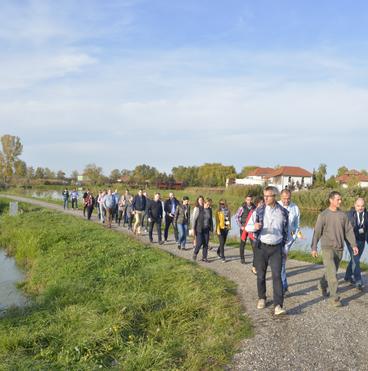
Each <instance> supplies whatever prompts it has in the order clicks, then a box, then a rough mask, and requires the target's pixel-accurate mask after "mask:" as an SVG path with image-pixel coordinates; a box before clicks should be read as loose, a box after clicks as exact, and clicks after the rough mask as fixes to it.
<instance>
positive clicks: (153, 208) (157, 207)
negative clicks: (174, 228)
mask: <svg viewBox="0 0 368 371" xmlns="http://www.w3.org/2000/svg"><path fill="white" fill-rule="evenodd" d="M147 214H148V222H149V232H148V234H149V240H150V242H151V243H152V242H153V235H152V233H153V226H154V225H155V224H156V229H157V236H158V243H159V244H160V245H162V244H163V241H162V237H161V221H162V214H163V210H162V202H161V199H160V194H159V193H156V194H155V197H154V199H153V200H151V201H150V203H149V206H148V209H147Z"/></svg>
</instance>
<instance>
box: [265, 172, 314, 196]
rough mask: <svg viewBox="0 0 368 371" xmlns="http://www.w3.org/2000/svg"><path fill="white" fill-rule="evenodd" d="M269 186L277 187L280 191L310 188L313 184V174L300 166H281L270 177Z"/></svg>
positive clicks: (268, 177)
mask: <svg viewBox="0 0 368 371" xmlns="http://www.w3.org/2000/svg"><path fill="white" fill-rule="evenodd" d="M267 179H268V185H272V186H275V187H276V188H277V189H278V190H279V191H281V190H283V189H285V188H289V189H296V190H299V189H303V188H308V187H310V186H311V185H312V184H313V174H312V173H311V172H310V171H308V170H305V169H303V168H301V167H299V166H281V167H279V168H277V169H275V170H274V171H273V172H271V173H270V174H269V175H268V176H267Z"/></svg>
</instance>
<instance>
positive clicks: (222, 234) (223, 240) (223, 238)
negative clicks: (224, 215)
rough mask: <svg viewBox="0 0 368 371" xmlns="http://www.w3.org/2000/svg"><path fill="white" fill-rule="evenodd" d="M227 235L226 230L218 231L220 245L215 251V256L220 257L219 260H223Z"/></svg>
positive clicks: (227, 231)
mask: <svg viewBox="0 0 368 371" xmlns="http://www.w3.org/2000/svg"><path fill="white" fill-rule="evenodd" d="M228 233H229V230H228V229H220V234H219V235H218V238H219V242H220V245H219V247H218V249H217V254H218V255H220V257H221V259H225V244H226V239H227V234H228Z"/></svg>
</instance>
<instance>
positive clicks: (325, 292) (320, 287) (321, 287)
mask: <svg viewBox="0 0 368 371" xmlns="http://www.w3.org/2000/svg"><path fill="white" fill-rule="evenodd" d="M318 289H319V290H320V291H321V295H322V296H323V297H324V298H325V297H326V296H328V294H327V287H326V286H322V284H321V281H318Z"/></svg>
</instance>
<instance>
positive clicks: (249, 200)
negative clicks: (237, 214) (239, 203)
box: [244, 195, 253, 206]
mask: <svg viewBox="0 0 368 371" xmlns="http://www.w3.org/2000/svg"><path fill="white" fill-rule="evenodd" d="M244 201H245V203H246V205H247V206H250V205H251V204H252V201H253V197H252V196H251V195H247V196H245V198H244Z"/></svg>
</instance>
